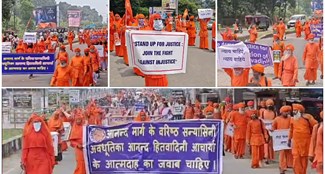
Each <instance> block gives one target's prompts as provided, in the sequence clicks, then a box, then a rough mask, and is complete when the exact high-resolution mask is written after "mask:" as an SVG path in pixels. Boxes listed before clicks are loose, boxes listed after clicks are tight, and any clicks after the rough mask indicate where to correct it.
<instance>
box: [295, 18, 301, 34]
mask: <svg viewBox="0 0 325 174" xmlns="http://www.w3.org/2000/svg"><path fill="white" fill-rule="evenodd" d="M295 28H296V37H297V38H298V37H301V31H302V24H301V22H300V20H299V19H298V20H297V21H296V23H295Z"/></svg>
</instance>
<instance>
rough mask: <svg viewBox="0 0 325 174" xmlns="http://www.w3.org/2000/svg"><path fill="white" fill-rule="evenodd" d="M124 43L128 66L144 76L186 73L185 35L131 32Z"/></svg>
mask: <svg viewBox="0 0 325 174" xmlns="http://www.w3.org/2000/svg"><path fill="white" fill-rule="evenodd" d="M126 43H127V50H128V55H129V65H130V66H131V67H137V68H139V69H140V70H141V71H142V72H143V73H144V74H147V75H155V74H156V75H157V74H178V73H186V63H187V49H188V35H187V33H183V32H177V33H175V32H160V31H135V30H131V31H126Z"/></svg>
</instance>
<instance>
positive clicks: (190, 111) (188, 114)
mask: <svg viewBox="0 0 325 174" xmlns="http://www.w3.org/2000/svg"><path fill="white" fill-rule="evenodd" d="M193 118H194V108H193V106H192V103H191V102H190V101H189V102H187V104H186V106H185V109H184V119H185V120H189V119H193Z"/></svg>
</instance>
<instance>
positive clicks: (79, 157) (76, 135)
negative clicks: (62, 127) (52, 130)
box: [69, 112, 86, 174]
mask: <svg viewBox="0 0 325 174" xmlns="http://www.w3.org/2000/svg"><path fill="white" fill-rule="evenodd" d="M84 125H85V119H84V118H83V116H82V114H81V113H80V112H77V113H76V116H75V121H74V124H73V125H72V129H71V135H70V139H69V140H70V142H71V144H70V145H71V147H73V148H74V152H75V155H76V163H77V166H76V169H75V170H74V174H86V166H85V159H84V155H83V148H84V146H83V126H84Z"/></svg>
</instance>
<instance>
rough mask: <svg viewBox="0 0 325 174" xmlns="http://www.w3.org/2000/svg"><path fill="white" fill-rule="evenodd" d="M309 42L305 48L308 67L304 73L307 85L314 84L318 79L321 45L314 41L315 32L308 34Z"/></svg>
mask: <svg viewBox="0 0 325 174" xmlns="http://www.w3.org/2000/svg"><path fill="white" fill-rule="evenodd" d="M308 42H309V43H307V44H306V46H305V49H304V54H303V57H302V59H303V63H304V65H305V67H306V72H305V75H304V78H305V80H306V81H307V83H306V86H309V85H314V84H315V81H316V79H317V69H318V55H319V45H318V43H315V42H314V34H310V35H309V36H308Z"/></svg>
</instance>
